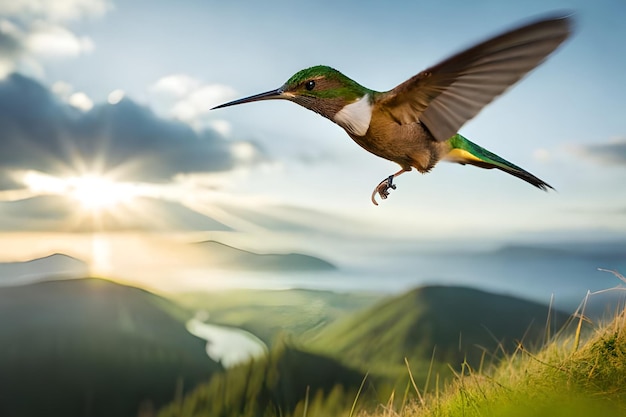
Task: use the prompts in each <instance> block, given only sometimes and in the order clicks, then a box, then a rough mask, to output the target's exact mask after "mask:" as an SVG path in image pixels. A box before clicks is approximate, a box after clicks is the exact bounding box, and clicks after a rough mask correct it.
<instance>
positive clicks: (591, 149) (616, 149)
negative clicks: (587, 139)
mask: <svg viewBox="0 0 626 417" xmlns="http://www.w3.org/2000/svg"><path fill="white" fill-rule="evenodd" d="M575 152H576V153H577V154H579V155H581V156H582V157H584V158H587V159H590V160H592V161H594V162H598V163H602V164H611V165H624V166H626V137H620V138H616V139H614V140H611V141H609V142H606V143H600V144H594V145H585V146H579V147H577V148H575Z"/></svg>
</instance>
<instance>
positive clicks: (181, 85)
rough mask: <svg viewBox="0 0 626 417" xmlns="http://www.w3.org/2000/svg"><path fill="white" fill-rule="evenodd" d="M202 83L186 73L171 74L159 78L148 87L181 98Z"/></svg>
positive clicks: (156, 91)
mask: <svg viewBox="0 0 626 417" xmlns="http://www.w3.org/2000/svg"><path fill="white" fill-rule="evenodd" d="M201 84H202V83H201V82H200V81H199V80H196V79H195V78H193V77H191V76H189V75H186V74H173V75H168V76H166V77H163V78H161V79H159V80H158V81H157V82H156V83H154V84H153V85H152V87H150V90H152V91H154V92H155V93H162V94H165V95H170V96H173V97H176V98H181V97H184V96H186V95H187V94H189V93H190V92H192V91H193V90H195V89H196V88H198V87H199V86H200V85H201Z"/></svg>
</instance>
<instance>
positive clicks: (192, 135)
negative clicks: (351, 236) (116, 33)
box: [0, 74, 263, 187]
mask: <svg viewBox="0 0 626 417" xmlns="http://www.w3.org/2000/svg"><path fill="white" fill-rule="evenodd" d="M72 98H74V99H72ZM69 100H70V102H73V103H72V104H73V105H72V106H70V105H68V104H67V103H64V102H63V101H61V100H60V99H59V98H58V97H57V96H56V95H55V94H53V93H52V92H50V91H49V90H48V89H47V88H46V87H44V86H43V85H41V84H39V83H38V82H36V81H35V80H33V79H30V78H28V77H25V76H22V75H19V74H13V75H11V76H9V77H7V78H5V79H4V80H0V138H2V141H0V166H1V167H2V168H3V169H4V171H0V186H4V187H7V186H8V185H10V184H12V181H9V179H8V178H7V173H10V172H11V171H24V170H36V171H40V172H44V173H48V174H52V175H57V176H62V175H78V174H80V173H81V172H76V171H81V170H82V171H100V172H102V173H104V172H115V173H117V174H119V175H120V176H121V178H120V179H121V180H124V181H138V182H153V183H154V182H168V181H170V180H171V179H172V178H174V177H175V176H176V175H177V174H186V173H198V172H200V173H211V172H224V171H228V170H232V169H234V168H236V167H240V166H245V165H247V164H248V165H249V164H254V163H256V162H258V161H259V160H261V159H263V155H262V153H261V151H260V150H259V149H258V147H257V146H256V145H254V144H253V143H250V142H241V141H233V140H226V139H224V137H223V136H221V135H220V134H219V133H218V132H217V131H215V130H202V131H197V130H194V129H192V128H191V127H190V126H189V125H187V124H185V123H183V122H180V121H175V120H169V119H164V118H161V117H159V116H157V115H156V114H154V112H152V111H151V110H150V109H149V108H147V107H144V106H141V105H139V104H137V103H135V102H134V101H133V100H131V99H129V98H126V97H123V98H121V99H120V100H119V101H117V102H116V104H109V103H99V104H95V105H94V104H93V103H91V100H89V98H88V97H87V96H84V95H81V94H78V95H77V93H74V94H72V95H70V96H69ZM74 106H76V107H79V108H81V109H80V110H79V109H77V108H76V107H74ZM3 173H4V179H3Z"/></svg>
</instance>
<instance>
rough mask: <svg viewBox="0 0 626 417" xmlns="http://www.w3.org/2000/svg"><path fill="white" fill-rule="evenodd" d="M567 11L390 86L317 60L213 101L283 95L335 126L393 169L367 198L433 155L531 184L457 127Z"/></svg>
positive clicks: (518, 69)
mask: <svg viewBox="0 0 626 417" xmlns="http://www.w3.org/2000/svg"><path fill="white" fill-rule="evenodd" d="M572 26H573V23H572V19H571V17H569V16H552V17H544V18H542V19H539V20H535V21H533V22H530V23H527V24H525V25H522V26H520V27H517V28H514V29H512V30H509V31H507V32H504V33H502V34H500V35H498V36H495V37H493V38H491V39H488V40H486V41H484V42H482V43H479V44H477V45H475V46H473V47H471V48H469V49H466V50H464V51H462V52H459V53H457V54H456V55H453V56H451V57H450V58H448V59H445V60H444V61H442V62H440V63H438V64H436V65H434V66H432V67H430V68H428V69H426V70H424V71H422V72H420V73H418V74H417V75H415V76H413V77H411V78H410V79H408V80H406V81H405V82H403V83H401V84H399V85H398V86H396V87H395V88H393V89H392V90H389V91H384V92H380V91H375V90H372V89H369V88H367V87H364V86H362V85H361V84H359V83H357V82H356V81H354V80H352V79H351V78H348V77H347V76H345V75H344V74H342V73H341V72H339V71H337V70H336V69H334V68H331V67H329V66H325V65H317V66H314V67H310V68H306V69H303V70H301V71H298V72H297V73H295V74H294V75H293V76H292V77H291V78H289V79H288V80H287V82H286V83H284V84H283V85H282V86H281V87H279V88H277V89H275V90H270V91H267V92H265V93H261V94H256V95H253V96H250V97H246V98H242V99H239V100H234V101H231V102H228V103H225V104H221V105H219V106H216V107H213V108H212V109H211V110H213V109H219V108H223V107H228V106H234V105H237V104H243V103H250V102H254V101H260V100H275V99H278V100H289V101H293V102H294V103H296V104H299V105H301V106H303V107H305V108H307V109H309V110H312V111H314V112H316V113H318V114H320V115H321V116H323V117H326V118H327V119H329V120H331V121H332V122H334V123H336V124H337V125H339V126H340V127H342V128H343V129H344V130H345V131H346V133H347V134H348V136H350V138H352V140H354V142H356V143H357V144H358V145H360V146H361V147H362V148H363V149H365V150H366V151H368V152H371V153H373V154H374V155H377V156H379V157H381V158H384V159H387V160H389V161H393V162H395V163H397V164H398V165H399V166H400V169H399V170H398V171H397V172H395V173H394V174H392V175H389V176H388V177H386V178H384V179H383V180H382V181H381V182H380V183H379V184H378V185H377V186H376V187H375V188H374V191H373V192H372V195H371V200H372V202H373V203H374V204H375V205H378V202H377V201H376V196H377V195H379V196H380V197H381V198H382V199H386V198H387V197H388V196H389V192H390V190H395V189H396V184H395V183H394V179H395V178H396V177H398V176H399V175H401V174H403V173H405V172H409V171H411V170H412V169H413V168H415V169H416V170H417V171H419V172H421V173H427V172H429V171H430V170H431V169H432V168H433V167H434V166H435V164H437V162H439V161H440V160H444V161H450V162H455V163H459V164H462V165H466V164H467V165H473V166H476V167H480V168H486V169H492V168H495V169H498V170H501V171H503V172H506V173H508V174H511V175H513V176H515V177H517V178H520V179H522V180H524V181H526V182H528V183H530V184H532V185H533V186H535V187H537V188H539V189H541V190H544V191H548V189H554V188H553V187H552V186H551V185H549V184H548V183H546V182H545V181H543V180H541V179H539V178H538V177H536V176H534V175H533V174H531V173H529V172H528V171H526V170H524V169H522V168H520V167H519V166H517V165H515V164H513V163H511V162H509V161H507V160H505V159H504V158H502V157H500V156H498V155H496V154H494V153H492V152H490V151H488V150H486V149H485V148H483V147H481V146H479V145H477V144H475V143H473V142H471V141H470V140H469V139H467V138H465V137H464V136H462V135H460V134H459V133H458V131H459V129H460V128H461V127H462V126H463V125H464V124H465V123H466V122H467V121H468V120H470V119H472V118H473V117H474V116H476V115H477V114H478V113H479V112H480V111H481V110H482V109H483V107H485V106H486V105H487V104H489V103H490V102H491V101H492V100H493V99H494V98H496V97H498V96H499V95H500V94H502V93H503V92H504V91H505V90H507V89H508V88H509V87H510V86H512V85H513V84H515V83H516V82H517V81H519V80H520V79H521V78H522V77H523V76H524V75H526V74H527V73H528V72H529V71H530V70H532V69H533V68H535V67H536V66H537V65H539V64H540V63H542V62H543V61H544V60H545V59H546V58H547V56H548V55H549V54H550V53H552V52H553V51H554V50H555V49H556V48H557V47H558V46H559V45H560V44H561V43H562V42H563V41H565V39H567V38H568V36H569V35H570V33H571V32H572Z"/></svg>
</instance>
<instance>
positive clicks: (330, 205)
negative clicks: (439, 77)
mask: <svg viewBox="0 0 626 417" xmlns="http://www.w3.org/2000/svg"><path fill="white" fill-rule="evenodd" d="M553 11H565V12H573V13H574V16H575V19H576V32H575V34H574V36H573V37H572V38H571V39H570V40H569V41H568V42H566V43H565V44H564V45H563V46H562V47H561V48H560V49H559V50H558V51H557V52H556V53H555V54H553V55H552V56H551V57H550V58H549V59H548V61H547V62H545V63H544V64H543V65H541V66H540V67H539V68H537V69H536V70H535V71H533V72H532V73H531V74H530V75H529V76H528V77H527V78H525V79H523V80H522V81H521V82H520V83H518V84H517V85H516V86H515V87H514V88H513V89H511V90H509V91H508V92H506V93H505V95H503V96H502V97H500V98H498V99H496V100H495V101H494V102H493V103H492V104H491V105H489V106H488V107H487V108H486V109H485V110H484V111H483V112H481V113H480V114H479V115H478V116H477V117H476V118H475V119H474V120H472V121H470V122H469V123H467V124H466V125H465V126H464V127H463V128H462V129H461V133H463V134H464V135H465V136H466V137H468V138H470V139H471V140H473V141H475V142H477V143H479V144H480V145H482V146H484V147H486V148H488V149H490V150H492V151H494V152H495V153H497V154H499V155H501V156H503V157H504V158H506V159H508V160H511V161H512V162H514V163H516V164H518V165H520V166H522V167H524V168H525V169H527V170H529V171H530V172H532V173H534V174H535V175H537V176H539V177H540V178H542V179H544V180H545V181H546V182H548V183H550V184H551V185H553V186H554V187H555V188H556V189H557V190H558V192H551V193H543V192H541V191H538V190H536V189H534V188H533V187H531V186H529V185H528V184H525V183H524V182H522V181H519V180H518V179H516V178H513V177H510V176H507V175H505V174H503V173H500V172H493V171H486V170H480V169H476V168H473V167H463V166H458V165H452V164H447V163H441V164H439V165H438V166H437V167H436V168H435V169H434V170H433V171H432V172H431V173H429V174H427V175H420V174H418V173H416V172H413V173H410V174H407V175H403V176H402V177H400V178H399V179H398V181H397V185H398V189H397V190H396V191H393V192H392V194H391V197H390V198H389V200H386V201H384V202H382V203H381V205H380V206H379V207H374V206H373V205H372V204H371V203H370V202H369V195H370V193H371V190H372V189H373V187H374V186H375V185H376V184H377V183H378V182H379V181H380V180H381V179H383V178H384V177H386V176H387V175H389V174H391V173H393V172H395V171H396V170H397V168H396V166H395V164H393V163H391V162H389V161H385V160H382V159H379V158H377V157H375V156H373V155H370V154H368V153H367V152H365V151H363V150H362V149H361V148H359V147H358V146H357V145H356V144H354V143H353V142H352V141H351V140H350V138H349V137H348V136H347V135H346V134H345V132H344V131H343V130H342V129H341V128H339V127H338V126H335V125H333V124H332V123H330V122H329V121H328V120H326V119H323V118H321V117H319V116H318V115H316V114H314V113H312V112H308V111H306V110H304V109H302V108H300V107H298V106H295V105H293V104H291V103H287V102H263V103H255V104H249V105H244V106H237V107H232V108H228V109H221V110H218V111H212V112H210V111H208V109H209V108H210V107H212V106H214V105H216V104H220V103H221V102H224V101H227V100H230V99H233V98H238V97H243V96H247V95H250V94H255V93H258V92H263V91H267V90H269V89H272V88H276V87H278V86H280V85H282V83H283V82H284V81H286V80H287V79H288V78H289V77H290V76H291V75H292V74H293V73H294V72H296V71H298V70H300V69H302V68H305V67H308V66H312V65H317V64H326V65H330V66H333V67H335V68H337V69H339V70H340V71H342V72H343V73H345V74H346V75H348V76H350V77H352V78H354V79H356V80H357V81H359V82H360V83H361V84H363V85H365V86H368V87H370V88H373V89H376V90H387V89H391V88H393V87H394V86H395V85H397V84H399V83H400V82H402V81H404V80H405V79H407V78H409V77H410V76H412V75H414V74H416V73H417V72H419V71H421V70H422V69H425V68H426V67H428V66H430V65H433V64H435V63H437V62H438V61H439V60H441V59H444V58H446V57H447V56H449V55H451V54H452V53H455V52H457V51H459V50H461V49H463V48H465V47H469V46H471V45H473V44H474V43H476V42H478V41H481V40H483V39H485V38H487V37H489V36H492V35H495V34H498V33H499V32H501V31H503V30H506V29H508V28H510V27H511V26H514V25H517V24H520V23H522V22H525V21H527V20H528V19H530V18H532V17H535V16H538V15H542V14H546V13H551V12H553ZM624 19H626V4H625V3H624V2H622V1H617V0H616V1H598V2H593V3H592V2H588V1H528V2H508V3H502V2H499V1H480V2H463V1H441V2H405V1H390V2H373V1H359V2H337V1H319V2H315V3H310V2H309V3H302V4H298V3H295V2H291V1H270V2H247V1H235V2H222V1H200V0H198V1H189V0H186V1H180V2H171V1H161V0H156V1H147V0H126V1H119V0H118V1H105V0H59V1H55V2H47V1H44V0H33V1H25V0H24V1H22V0H18V1H16V2H10V3H8V2H7V3H5V2H3V3H2V5H0V23H1V25H0V74H1V75H2V76H3V77H4V78H3V80H2V83H3V84H2V85H0V104H2V101H4V104H5V106H6V107H3V108H4V109H5V110H6V109H12V110H10V111H9V110H6V111H5V115H6V114H9V113H10V114H11V116H10V117H11V119H10V120H12V123H14V124H15V126H17V127H15V129H18V130H19V129H21V128H20V126H21V125H20V124H19V123H22V122H23V123H24V124H25V125H29V126H30V128H29V129H30V130H29V129H25V130H23V131H21V130H20V131H21V132H22V133H23V135H24V138H21V137H20V138H17V139H15V140H5V141H4V149H2V150H1V151H0V152H2V153H4V155H5V158H0V163H2V166H0V168H2V171H3V172H4V173H5V174H6V175H5V178H4V179H0V185H2V190H0V213H2V215H3V221H0V227H2V229H3V230H5V233H9V232H10V233H18V232H23V231H26V230H28V231H30V232H73V231H84V230H85V229H88V227H86V226H85V225H84V223H85V222H87V223H89V222H94V221H95V220H94V218H95V217H98V218H99V220H98V222H99V223H98V227H100V228H101V229H107V228H108V229H111V230H113V231H115V230H124V231H128V230H134V231H139V232H143V231H153V230H157V231H162V230H167V231H172V232H181V231H182V232H193V233H195V232H197V231H203V230H213V229H219V230H228V229H233V230H238V231H243V232H251V233H256V232H268V231H269V232H271V231H275V230H277V231H281V230H283V231H293V230H304V231H305V232H306V233H310V231H311V230H314V231H316V233H321V234H325V233H327V234H333V233H341V234H344V235H346V234H347V235H349V234H350V233H353V232H354V234H355V235H361V234H367V235H368V236H377V235H384V236H385V238H394V237H399V238H403V239H405V238H411V237H415V238H416V239H419V238H432V237H455V236H459V237H472V236H478V237H484V238H493V237H502V236H518V237H519V236H526V235H533V236H535V235H536V236H540V235H542V234H544V235H546V236H555V233H556V234H558V233H561V232H563V233H569V232H573V233H575V234H576V235H577V236H581V237H589V234H592V235H593V236H597V238H598V239H601V238H603V237H604V236H610V237H614V236H616V235H617V236H624V235H625V234H626V193H625V192H624V189H625V185H624V184H626V118H625V117H624V116H623V114H624V110H623V109H624V104H623V102H624V97H626V82H625V81H626V80H625V77H626V76H625V74H626V54H624V53H623V51H624V47H623V44H624V41H625V40H626V27H625V26H624V25H623V22H624ZM14 73H18V74H19V75H17V76H16V75H11V74H14ZM27 91H30V92H31V93H32V94H31V93H28V94H27V93H26V92H27ZM3 94H4V97H3V96H2V95H3ZM29 94H30V95H29ZM33 95H37V97H39V98H38V99H37V100H36V101H34V102H33V103H36V104H37V105H34V104H33V103H31V102H29V101H28V100H29V97H31V98H32V96H33ZM15 97H21V98H22V99H23V106H22V107H19V106H16V105H14V103H15V100H16V98H15ZM20 100H21V99H20ZM20 102H21V101H20ZM44 102H45V103H48V104H47V105H46V106H47V107H45V108H44V106H43V104H42V103H44ZM39 107H41V109H40V110H37V111H39V113H38V112H37V111H35V110H33V108H35V109H39ZM20 109H21V110H20ZM11 112H13V113H11ZM7 117H9V116H7ZM53 118H57V119H58V120H57V121H55V120H51V119H53ZM29 120H30V122H28V121H29ZM43 121H45V123H43ZM40 122H41V123H40ZM57 122H58V123H57ZM29 123H30V124H29ZM33 123H34V125H33ZM46 123H49V124H46ZM55 123H56V124H55ZM34 126H41V127H42V129H43V130H45V129H44V128H45V127H46V126H48V128H49V129H52V130H54V133H55V135H59V137H56V136H55V139H54V140H52V139H51V138H48V137H46V134H45V133H42V132H40V131H38V130H37V129H36V127H34ZM67 126H70V128H68V129H69V130H67V131H64V130H63V129H65V128H66V127H67ZM112 126H113V127H112ZM24 132H26V133H24ZM59 132H60V133H59ZM112 132H113V133H112ZM146 132H147V133H146ZM163 132H165V133H163ZM5 133H6V132H5ZM28 135H31V136H28ZM90 135H91V136H90ZM96 136H97V137H98V138H100V139H98V140H99V141H98V140H96V141H92V142H89V141H90V140H92V139H93V137H96ZM16 137H17V136H16ZM85 138H88V139H85ZM89 138H92V139H89ZM151 138H153V139H152V140H151ZM26 142H28V143H30V145H29V146H23V144H24V143H26ZM88 142H89V143H88ZM33 143H34V144H35V145H32V144H33ZM67 143H70V145H71V146H70V148H71V149H70V150H68V147H67ZM98 152H104V153H105V155H104V156H103V155H99V156H97V155H96V154H97V153H98ZM76 155H79V156H78V157H77V156H76ZM92 174H93V175H92ZM89 175H91V176H92V177H98V176H102V177H106V180H107V181H108V182H107V183H106V184H105V185H104V186H103V185H102V182H98V179H97V178H96V179H95V180H94V179H93V178H91V179H90V180H88V181H83V180H81V179H80V178H81V176H82V177H84V176H89ZM70 177H71V178H73V179H71V180H69V179H68V178H70ZM76 178H78V179H76ZM111 183H114V185H111ZM118 185H119V187H118ZM107 187H109V188H111V189H114V190H115V192H114V193H113V194H115V193H117V195H116V196H114V197H112V198H113V200H114V201H109V202H107V201H104V202H103V201H99V200H98V198H100V199H102V195H104V193H102V192H101V193H93V192H92V193H91V194H90V193H89V192H88V191H85V190H90V189H91V190H93V189H107ZM94 194H95V195H94ZM98 194H99V196H98ZM89 199H92V200H93V201H91V202H90V201H89ZM131 200H140V204H139V203H137V204H135V202H132V203H131ZM79 203H80V204H79ZM96 206H97V207H96ZM77 207H78V208H77ZM146 212H150V213H151V215H148V216H146ZM104 217H106V219H105V220H103V219H102V218H104ZM146 217H154V218H157V219H154V221H153V222H147V221H146V219H145V218H146ZM215 221H217V222H218V223H219V226H216V223H215ZM92 226H93V225H92Z"/></svg>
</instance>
